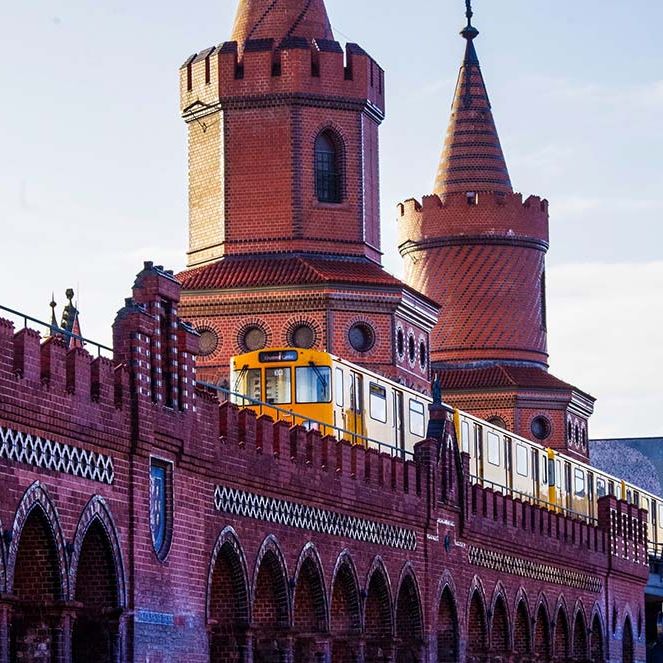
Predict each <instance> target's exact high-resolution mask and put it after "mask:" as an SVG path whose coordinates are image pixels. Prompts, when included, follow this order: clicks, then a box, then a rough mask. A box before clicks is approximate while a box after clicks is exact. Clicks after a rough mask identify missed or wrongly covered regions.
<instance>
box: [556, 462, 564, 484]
mask: <svg viewBox="0 0 663 663" xmlns="http://www.w3.org/2000/svg"><path fill="white" fill-rule="evenodd" d="M555 483H556V484H557V487H558V488H561V487H562V463H561V462H560V461H558V460H556V461H555Z"/></svg>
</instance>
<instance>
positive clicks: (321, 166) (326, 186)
mask: <svg viewBox="0 0 663 663" xmlns="http://www.w3.org/2000/svg"><path fill="white" fill-rule="evenodd" d="M315 190H316V194H317V196H318V200H319V201H320V202H321V203H340V202H341V160H340V155H339V149H338V147H337V145H336V141H335V140H334V138H333V137H332V135H331V133H330V132H328V131H325V132H323V133H321V134H320V135H319V136H318V137H317V138H316V139H315Z"/></svg>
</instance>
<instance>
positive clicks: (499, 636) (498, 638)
mask: <svg viewBox="0 0 663 663" xmlns="http://www.w3.org/2000/svg"><path fill="white" fill-rule="evenodd" d="M510 623H511V622H510V619H509V610H508V608H507V601H506V597H505V594H504V588H503V587H502V586H501V585H499V584H498V586H497V587H496V588H495V594H494V596H493V601H492V606H491V618H490V650H491V652H492V653H493V654H494V655H495V656H500V657H502V658H504V657H506V656H508V655H509V652H510V650H511V626H510Z"/></svg>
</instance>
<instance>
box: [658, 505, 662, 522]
mask: <svg viewBox="0 0 663 663" xmlns="http://www.w3.org/2000/svg"><path fill="white" fill-rule="evenodd" d="M658 522H659V523H663V503H661V504H659V505H658Z"/></svg>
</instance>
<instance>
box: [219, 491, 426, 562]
mask: <svg viewBox="0 0 663 663" xmlns="http://www.w3.org/2000/svg"><path fill="white" fill-rule="evenodd" d="M214 506H215V508H216V510H217V511H220V512H221V513H227V514H230V515H233V516H240V517H242V518H251V519H254V520H263V521H266V522H269V523H274V524H277V525H285V526H286V527H293V528H295V529H306V530H310V531H312V532H317V533H319V534H330V535H331V536H337V537H342V538H345V539H353V540H355V541H360V542H362V543H372V544H375V545H377V546H386V547H388V548H397V549H399V550H415V549H416V547H417V535H416V533H415V532H414V530H412V529H408V528H406V527H398V526H396V525H387V524H385V523H380V522H377V521H374V520H368V519H365V518H358V517H356V516H349V515H347V514H344V513H341V512H338V511H331V510H328V509H321V508H318V507H312V506H308V505H306V504H301V503H297V502H291V501H289V500H282V499H276V498H274V497H266V496H264V495H258V494H256V493H251V492H248V491H245V490H239V489H236V488H229V487H227V486H217V487H216V490H215V491H214Z"/></svg>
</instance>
